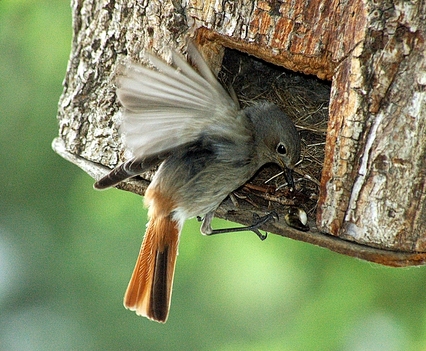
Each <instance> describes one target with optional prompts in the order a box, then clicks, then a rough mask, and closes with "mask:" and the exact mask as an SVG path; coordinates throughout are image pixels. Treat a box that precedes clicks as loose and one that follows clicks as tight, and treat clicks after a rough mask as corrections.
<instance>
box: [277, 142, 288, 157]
mask: <svg viewBox="0 0 426 351" xmlns="http://www.w3.org/2000/svg"><path fill="white" fill-rule="evenodd" d="M277 152H278V153H279V154H280V155H285V154H286V153H287V149H286V148H285V146H284V145H283V144H282V143H279V144H278V146H277Z"/></svg>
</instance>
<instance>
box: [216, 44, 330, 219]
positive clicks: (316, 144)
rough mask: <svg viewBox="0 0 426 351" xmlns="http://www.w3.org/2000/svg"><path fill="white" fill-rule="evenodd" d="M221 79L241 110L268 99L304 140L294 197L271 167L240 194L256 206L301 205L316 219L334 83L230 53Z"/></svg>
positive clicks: (296, 174)
mask: <svg viewBox="0 0 426 351" xmlns="http://www.w3.org/2000/svg"><path fill="white" fill-rule="evenodd" d="M219 79H220V80H221V81H222V83H223V84H224V85H225V86H232V88H233V89H234V91H235V92H236V94H237V96H238V99H239V101H240V104H241V107H245V106H248V105H250V104H253V103H254V102H255V101H258V100H268V101H270V102H273V103H275V104H277V105H278V106H280V107H281V109H282V110H283V111H285V112H286V113H287V114H288V115H289V116H290V118H291V119H292V120H293V121H294V123H295V125H296V127H297V129H298V130H299V133H300V136H301V138H302V157H301V161H300V163H299V164H298V166H297V169H296V170H295V175H294V176H295V182H296V191H295V192H290V191H289V190H288V187H286V186H285V185H286V180H285V177H284V175H283V174H282V173H281V174H280V169H279V168H278V167H275V166H268V167H265V168H264V169H262V170H261V171H260V172H259V173H258V175H257V176H256V177H255V178H254V179H253V180H252V181H251V182H250V183H249V184H248V185H247V186H246V187H244V188H243V189H242V190H241V191H239V192H237V193H236V195H237V196H238V197H240V198H244V199H245V200H247V201H249V202H250V203H252V204H253V205H254V206H264V205H267V206H268V207H273V208H275V207H276V206H277V204H279V205H284V206H287V205H296V206H300V207H302V208H304V209H305V211H306V212H307V213H308V215H309V217H311V218H312V219H313V218H315V213H316V204H317V200H318V194H319V184H320V181H321V172H322V168H323V161H324V146H325V137H326V131H327V122H328V103H329V98H330V83H329V82H326V81H321V80H319V79H317V78H316V77H313V76H306V75H302V74H298V73H294V72H291V71H287V70H285V69H284V68H282V67H278V66H274V65H271V64H268V63H266V62H264V61H261V60H258V59H256V58H254V57H252V56H248V55H246V54H243V53H240V52H238V51H235V50H228V49H227V50H226V52H225V57H224V60H223V67H222V71H221V72H220V73H219ZM259 198H261V199H263V201H262V200H260V199H259Z"/></svg>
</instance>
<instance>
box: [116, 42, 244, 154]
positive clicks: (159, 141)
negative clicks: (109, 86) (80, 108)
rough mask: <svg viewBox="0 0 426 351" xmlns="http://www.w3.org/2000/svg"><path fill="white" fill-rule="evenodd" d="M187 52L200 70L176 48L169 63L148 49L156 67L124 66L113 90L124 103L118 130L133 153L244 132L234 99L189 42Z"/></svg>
mask: <svg viewBox="0 0 426 351" xmlns="http://www.w3.org/2000/svg"><path fill="white" fill-rule="evenodd" d="M188 55H189V57H190V58H191V61H193V63H194V64H195V65H196V67H197V69H198V72H199V73H198V72H197V71H195V70H194V69H193V68H192V67H191V66H190V65H189V64H188V63H187V62H186V61H185V60H184V59H183V58H181V57H180V56H179V55H178V54H177V53H176V52H174V51H173V52H172V64H171V65H169V64H167V63H165V62H164V61H162V60H161V59H159V58H158V57H156V56H154V55H153V54H149V53H148V54H146V55H145V56H146V58H147V59H149V60H150V61H151V63H152V64H153V66H154V67H155V68H156V69H153V68H148V67H143V66H140V65H137V64H128V65H126V66H124V67H123V74H122V75H121V76H120V77H119V78H118V90H117V95H118V98H119V100H120V102H121V103H122V105H123V106H124V112H123V123H122V126H121V132H122V133H123V134H124V140H125V143H126V146H127V147H128V148H129V149H130V150H132V151H133V154H134V156H135V157H136V158H140V157H147V156H150V155H154V154H159V153H162V152H163V151H164V150H170V149H173V148H175V147H178V146H180V145H182V144H187V143H190V142H192V141H195V140H197V139H198V138H199V137H200V136H202V135H220V136H221V137H225V138H228V137H229V139H231V140H236V139H238V138H247V135H248V133H247V130H246V128H249V127H248V126H247V125H246V124H245V123H247V122H246V120H245V119H244V118H243V117H242V115H241V114H240V113H239V107H238V105H237V104H236V103H235V102H234V101H233V100H232V98H231V97H230V96H229V94H228V93H227V92H226V91H225V89H224V88H223V87H222V85H221V84H220V83H219V82H218V81H217V79H216V78H215V76H214V75H213V73H212V72H211V70H210V69H209V67H208V66H207V64H206V62H205V61H204V60H203V58H202V56H201V54H200V53H199V52H198V50H197V49H196V48H195V46H194V45H193V44H192V43H191V44H189V45H188ZM236 141H237V140H236Z"/></svg>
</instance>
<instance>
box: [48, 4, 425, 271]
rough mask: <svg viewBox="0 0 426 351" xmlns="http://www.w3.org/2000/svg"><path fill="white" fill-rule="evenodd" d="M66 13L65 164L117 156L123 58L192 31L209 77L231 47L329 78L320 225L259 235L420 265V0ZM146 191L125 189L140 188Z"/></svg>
mask: <svg viewBox="0 0 426 351" xmlns="http://www.w3.org/2000/svg"><path fill="white" fill-rule="evenodd" d="M72 10H73V29H74V38H73V43H72V51H71V55H70V60H69V64H68V69H67V74H66V77H65V81H64V91H63V94H62V96H61V98H60V102H59V109H58V120H59V138H58V139H56V140H55V141H54V144H53V145H54V149H55V150H56V151H57V152H58V153H59V154H61V155H62V156H63V157H65V158H67V159H68V160H70V161H71V162H74V163H76V164H78V165H79V166H80V167H82V168H83V169H84V170H85V171H87V172H88V173H89V174H91V175H93V176H94V177H95V178H98V177H100V176H101V175H102V174H104V173H105V172H106V171H107V169H108V168H112V167H114V166H115V165H117V164H118V163H119V162H120V160H124V159H126V151H125V150H124V149H123V146H122V142H121V140H120V137H119V135H118V130H117V129H118V126H119V121H120V112H119V105H118V102H117V100H116V95H115V85H114V84H115V83H114V82H115V67H116V65H117V63H118V62H120V61H122V60H129V59H130V60H135V61H140V60H139V54H140V53H141V52H142V51H143V50H144V49H147V48H148V49H151V50H153V51H155V52H157V53H158V54H160V55H163V56H164V57H165V58H167V55H168V54H169V48H177V49H178V50H181V51H183V50H184V47H185V41H186V39H187V37H189V36H192V37H196V38H197V39H196V40H197V41H198V43H199V44H200V45H201V48H202V50H203V52H204V53H206V56H207V57H208V58H209V59H210V63H211V65H212V67H213V69H214V70H215V71H217V70H218V69H219V67H220V65H221V60H222V55H223V47H224V46H226V47H229V48H233V49H238V50H241V51H244V52H246V53H249V54H251V55H254V56H257V57H259V58H261V59H264V60H266V61H268V62H271V63H274V64H277V65H281V66H283V67H286V68H288V69H291V70H294V71H299V72H302V73H306V74H313V75H316V76H318V77H319V78H321V79H331V80H332V94H331V99H330V109H329V110H330V115H329V124H328V131H327V141H326V146H325V160H324V168H323V173H322V179H321V187H320V189H321V192H320V197H319V201H318V210H317V218H316V223H314V222H312V223H310V225H311V231H310V232H308V233H302V232H298V231H297V230H295V229H292V228H289V227H288V226H286V225H285V224H283V223H282V222H281V221H279V222H278V223H275V224H271V225H269V226H268V227H267V229H268V230H271V231H272V232H274V233H278V234H280V235H283V236H288V237H292V238H294V239H297V240H303V241H307V242H311V243H314V244H316V245H320V246H324V247H327V248H330V249H331V250H334V251H337V252H340V253H343V254H347V255H351V256H356V257H359V258H362V259H367V260H370V261H374V262H378V263H382V264H387V265H392V266H406V265H415V264H423V263H424V261H425V259H426V253H425V252H426V198H425V197H426V195H425V194H426V189H425V187H426V185H425V184H426V127H425V117H426V59H425V53H426V43H425V34H426V15H425V14H426V3H425V0H423V1H412V2H406V1H393V2H392V1H385V2H375V1H361V0H348V1H346V2H340V1H336V0H322V1H307V0H306V1H297V0H296V1H290V2H281V1H274V0H271V1H252V0H236V1H226V0H223V1H209V0H205V1H201V0H199V1H196V0H187V1H177V0H165V1H139V2H136V1H127V2H126V1H123V0H99V1H94V0H80V1H73V2H72ZM102 165H103V166H102ZM104 166H106V167H107V168H106V167H104ZM148 178H149V177H148ZM146 184H147V183H146V182H143V181H139V182H138V181H132V182H129V183H128V184H124V185H122V186H121V187H123V188H126V189H127V190H130V191H133V192H137V193H143V190H144V188H145V187H146ZM227 206H228V207H227ZM251 212H252V211H251ZM251 212H250V210H249V209H245V208H239V209H235V208H234V209H231V208H230V207H229V204H224V205H223V206H222V207H221V208H220V209H219V211H218V214H219V215H220V216H221V217H224V218H228V219H231V220H236V221H239V222H241V223H247V222H248V221H250V220H251V218H252V216H251Z"/></svg>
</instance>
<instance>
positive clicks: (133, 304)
mask: <svg viewBox="0 0 426 351" xmlns="http://www.w3.org/2000/svg"><path fill="white" fill-rule="evenodd" d="M181 227H182V225H181V223H179V221H176V220H174V219H173V218H172V214H169V215H168V216H159V217H158V216H153V217H151V219H150V221H149V223H148V226H147V229H146V232H145V236H144V239H143V242H142V246H141V249H140V252H139V257H138V260H137V261H136V265H135V268H134V270H133V274H132V277H131V279H130V282H129V285H128V287H127V290H126V294H125V295H124V306H125V307H126V308H128V309H130V310H132V311H135V312H136V314H138V315H141V316H145V317H147V318H149V319H152V320H155V321H157V322H162V323H165V322H166V320H167V317H168V314H169V309H170V300H171V296H172V286H173V276H174V271H175V265H176V256H177V254H178V245H179V235H180V231H181Z"/></svg>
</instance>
